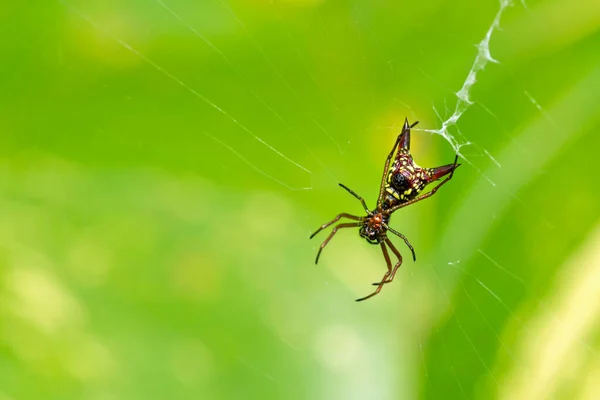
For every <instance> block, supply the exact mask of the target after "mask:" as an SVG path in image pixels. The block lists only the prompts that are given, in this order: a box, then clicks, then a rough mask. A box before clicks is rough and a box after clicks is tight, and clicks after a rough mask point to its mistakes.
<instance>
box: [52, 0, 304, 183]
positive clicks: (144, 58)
mask: <svg viewBox="0 0 600 400" xmlns="http://www.w3.org/2000/svg"><path fill="white" fill-rule="evenodd" d="M59 1H60V3H61V4H63V5H64V6H65V7H66V8H67V9H69V10H70V11H71V12H73V13H74V14H76V15H77V16H78V17H80V18H81V19H83V20H85V21H87V22H88V23H89V24H90V25H92V26H93V27H94V28H95V29H97V30H98V31H100V32H102V33H103V34H104V35H106V36H108V37H110V38H111V39H113V40H114V41H115V42H117V43H118V44H119V45H121V46H122V47H124V48H125V49H126V50H128V51H129V52H131V53H132V54H134V55H136V56H137V57H139V58H140V59H141V60H142V61H144V62H145V63H147V64H148V65H150V66H152V67H153V68H154V69H156V70H157V71H158V72H160V73H161V74H163V75H164V76H166V77H167V78H169V79H171V80H172V81H173V82H175V83H177V84H178V85H180V86H181V87H183V88H184V89H186V90H187V91H188V92H190V93H191V94H193V95H194V96H196V97H197V98H199V99H200V100H202V101H203V102H204V103H206V104H208V105H209V106H211V107H212V108H213V109H215V110H217V111H218V112H220V113H221V114H223V115H224V116H225V117H227V118H229V119H230V120H231V121H232V122H233V123H234V124H236V125H237V126H239V127H240V128H241V129H242V130H243V131H244V132H246V133H247V134H249V135H250V136H252V137H253V138H254V139H255V140H257V141H258V142H259V143H261V144H262V145H263V146H265V147H267V148H268V149H269V150H271V151H272V152H274V153H275V154H277V155H278V156H280V157H281V158H283V159H284V160H286V161H287V162H289V163H291V164H293V165H294V166H296V167H297V168H299V169H301V170H303V171H304V172H305V173H307V174H309V176H310V181H311V184H310V186H309V187H300V188H294V187H292V186H290V185H287V184H284V183H283V182H282V181H280V180H277V179H274V178H273V177H272V176H270V175H268V174H263V175H265V176H267V177H269V178H271V179H272V180H273V181H274V182H276V183H278V184H281V185H283V186H284V187H285V188H287V189H291V190H310V189H312V172H311V171H310V170H309V169H307V168H305V167H304V166H302V165H301V164H299V163H297V162H296V161H294V160H292V159H291V158H289V157H288V156H286V155H285V154H283V153H282V152H280V151H279V150H277V149H276V148H275V147H273V146H272V145H271V144H269V143H267V142H266V141H265V140H264V139H262V138H261V137H259V136H258V135H257V134H255V133H254V132H252V131H251V130H250V129H249V128H248V127H246V126H245V125H244V124H242V123H241V122H239V121H238V120H237V119H236V118H235V117H233V116H232V115H231V114H229V113H228V112H227V111H225V110H224V109H223V108H221V107H219V106H218V105H217V104H215V103H214V102H212V101H211V100H210V99H208V98H207V97H205V96H204V95H202V94H201V93H199V92H198V91H197V90H195V89H194V88H192V87H190V86H188V85H187V84H186V83H185V82H183V81H182V80H181V79H179V78H177V77H176V76H175V75H173V74H172V73H171V72H169V71H168V70H166V69H165V68H163V67H162V66H160V65H159V64H157V63H156V62H154V61H152V60H151V59H150V58H148V57H147V56H145V55H144V54H143V53H141V52H140V51H138V50H137V49H136V48H134V47H133V46H131V45H130V44H129V43H127V42H126V41H124V40H123V39H121V38H119V37H117V36H114V35H111V34H109V33H108V32H106V31H104V30H103V29H101V27H100V26H99V25H98V23H97V22H96V21H94V20H93V19H92V18H91V17H89V16H88V15H86V14H85V13H83V12H82V11H80V10H79V9H78V8H76V7H74V6H73V5H71V4H70V3H68V2H67V1H65V0H59ZM221 144H223V143H221ZM238 156H239V155H238ZM255 169H256V168H255Z"/></svg>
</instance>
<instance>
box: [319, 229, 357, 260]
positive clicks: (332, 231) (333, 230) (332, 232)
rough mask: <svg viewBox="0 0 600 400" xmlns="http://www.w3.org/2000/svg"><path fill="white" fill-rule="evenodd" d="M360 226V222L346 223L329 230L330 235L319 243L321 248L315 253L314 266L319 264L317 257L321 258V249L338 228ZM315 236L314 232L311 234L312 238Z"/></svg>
mask: <svg viewBox="0 0 600 400" xmlns="http://www.w3.org/2000/svg"><path fill="white" fill-rule="evenodd" d="M360 225H361V223H360V222H348V223H345V224H338V225H336V226H335V227H334V228H333V229H332V230H331V233H330V234H329V236H327V239H325V240H324V241H323V243H321V247H319V252H318V253H317V258H316V259H315V264H318V263H319V257H320V256H321V252H322V251H323V249H324V248H325V246H327V244H328V243H329V241H330V240H331V239H332V238H333V236H334V235H335V234H336V233H337V231H338V229H340V228H355V227H357V226H360ZM315 234H316V232H315V233H314V234H313V236H314V235H315ZM311 237H312V236H311Z"/></svg>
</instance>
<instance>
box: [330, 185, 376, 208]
mask: <svg viewBox="0 0 600 400" xmlns="http://www.w3.org/2000/svg"><path fill="white" fill-rule="evenodd" d="M338 185H340V186H341V187H343V188H344V189H346V190H347V191H348V193H350V194H351V195H352V196H354V197H356V198H357V199H358V200H360V203H361V204H362V206H363V208H364V209H365V211H366V212H367V214H369V215H371V211H370V210H369V207H367V203H365V199H363V198H362V197H360V196H359V195H357V194H356V193H355V192H354V191H353V190H352V189H350V188H349V187H347V186H346V185H344V184H342V183H339V184H338Z"/></svg>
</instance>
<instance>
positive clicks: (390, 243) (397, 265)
mask: <svg viewBox="0 0 600 400" xmlns="http://www.w3.org/2000/svg"><path fill="white" fill-rule="evenodd" d="M385 242H386V243H387V244H388V246H390V249H392V251H393V252H394V254H395V255H396V257H398V262H397V263H396V265H395V266H394V269H393V270H392V273H391V274H386V275H389V276H388V277H387V279H385V278H386V277H385V276H384V277H383V280H382V281H381V282H379V283H374V284H373V285H383V284H385V283H390V282H391V281H393V280H394V277H395V276H396V271H398V268H400V266H401V265H402V255H401V254H400V252H399V251H398V249H397V248H396V247H395V246H394V244H393V243H392V242H391V240H390V239H388V238H386V239H385Z"/></svg>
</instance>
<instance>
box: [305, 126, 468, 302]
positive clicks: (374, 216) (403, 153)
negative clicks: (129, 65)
mask: <svg viewBox="0 0 600 400" xmlns="http://www.w3.org/2000/svg"><path fill="white" fill-rule="evenodd" d="M417 123H418V122H415V123H414V124H412V125H409V124H408V120H405V122H404V126H403V128H402V132H400V135H398V138H397V139H396V143H395V144H394V147H393V148H392V151H391V152H390V154H389V155H388V158H387V160H386V162H385V167H384V170H383V178H382V180H381V185H380V186H379V197H378V198H377V207H376V208H375V210H373V211H371V210H369V208H368V207H367V204H366V203H365V200H364V199H363V198H362V197H360V196H359V195H357V194H356V193H354V192H353V191H352V190H350V189H349V188H347V187H346V186H344V185H342V184H341V183H340V184H339V185H340V186H341V187H343V188H344V189H346V190H347V191H348V192H349V193H350V194H351V195H353V196H354V197H356V198H357V199H358V200H360V202H361V204H362V206H363V208H364V209H365V211H366V213H367V215H366V216H364V217H358V216H356V215H351V214H346V213H342V214H339V215H337V216H336V217H335V218H334V219H333V220H331V221H329V222H328V223H326V224H323V225H322V226H321V227H320V228H319V229H317V231H316V232H315V233H313V234H312V235H311V236H310V237H311V239H312V238H313V237H314V236H315V235H316V234H317V233H319V232H320V231H321V230H322V229H325V228H327V227H328V226H330V225H332V224H334V223H335V222H337V221H339V220H340V218H348V219H351V220H354V221H356V222H350V223H343V224H338V225H336V226H335V227H334V228H333V230H332V231H331V233H330V234H329V236H328V237H327V239H325V241H324V242H323V243H322V244H321V246H320V248H319V252H318V253H317V258H316V260H315V263H318V262H319V256H320V255H321V251H322V250H323V248H324V247H325V246H327V244H328V243H329V241H330V240H331V238H332V237H333V235H335V233H336V232H337V230H338V229H340V228H350V227H360V231H359V234H360V236H361V237H363V238H365V239H366V240H367V241H368V242H369V243H371V244H378V245H380V246H381V251H382V253H383V257H384V258H385V261H386V264H387V268H388V270H387V272H386V273H385V275H384V276H383V279H382V280H381V282H377V283H374V285H376V286H377V289H376V290H375V291H374V292H373V293H371V294H370V295H368V296H366V297H363V298H360V299H357V300H356V301H362V300H366V299H368V298H370V297H372V296H375V295H376V294H377V293H379V292H380V291H381V288H382V287H383V285H384V284H385V283H389V282H391V281H392V280H393V279H394V276H395V275H396V271H397V270H398V268H399V267H400V265H402V256H401V255H400V252H399V251H398V250H397V249H396V247H395V246H394V245H393V244H392V242H391V240H390V239H389V238H388V237H387V232H391V233H393V234H394V235H396V236H399V237H400V238H402V239H403V240H404V242H405V243H406V245H407V246H408V247H409V248H410V250H411V252H412V255H413V259H414V260H416V256H415V251H414V249H413V247H412V245H411V244H410V243H409V242H408V239H407V238H406V237H405V236H404V235H403V234H401V233H400V232H397V231H395V230H394V229H392V228H390V227H389V226H388V223H389V220H390V218H391V216H392V213H393V212H394V211H396V210H398V209H400V208H403V207H406V206H408V205H411V204H414V203H416V202H418V201H421V200H424V199H426V198H428V197H431V196H432V195H433V194H434V193H435V192H436V191H437V190H438V189H439V188H440V187H441V186H442V185H443V184H444V183H446V182H448V181H449V180H450V179H452V175H453V174H454V170H456V168H457V167H458V166H459V165H460V164H457V163H456V162H457V161H458V155H456V157H455V158H454V163H452V164H448V165H444V166H441V167H436V168H422V167H419V166H418V165H417V164H416V163H415V162H414V160H413V158H412V156H411V154H410V129H411V128H412V127H414V126H415V125H416V124H417ZM396 150H397V151H396ZM394 154H396V157H395V158H394V163H393V164H392V165H391V166H390V162H391V161H392V158H393V156H394ZM446 175H447V177H446V179H444V180H443V181H442V182H440V183H439V184H438V185H437V186H436V187H434V188H433V189H432V190H431V191H430V192H427V193H425V194H420V193H421V192H422V191H423V189H425V186H427V185H428V184H429V183H431V182H434V181H436V180H438V179H440V178H442V177H444V176H446ZM386 245H387V246H386ZM387 247H389V248H390V249H391V250H392V252H393V253H394V254H395V255H396V257H398V262H397V263H396V265H395V266H394V267H393V268H392V262H391V260H390V256H389V254H388V251H387Z"/></svg>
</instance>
